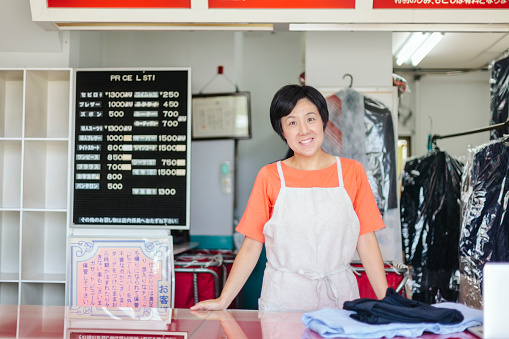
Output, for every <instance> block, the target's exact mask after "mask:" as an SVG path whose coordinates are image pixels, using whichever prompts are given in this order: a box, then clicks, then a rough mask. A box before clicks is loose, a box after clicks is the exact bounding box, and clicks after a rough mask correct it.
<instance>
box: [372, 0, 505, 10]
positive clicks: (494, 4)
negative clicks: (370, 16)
mask: <svg viewBox="0 0 509 339" xmlns="http://www.w3.org/2000/svg"><path fill="white" fill-rule="evenodd" d="M373 8H374V9H378V8H391V9H500V8H509V0H373Z"/></svg>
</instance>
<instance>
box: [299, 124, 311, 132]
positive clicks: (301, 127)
mask: <svg viewBox="0 0 509 339" xmlns="http://www.w3.org/2000/svg"><path fill="white" fill-rule="evenodd" d="M308 131H309V128H308V126H307V125H306V124H299V133H300V134H306V133H307V132H308Z"/></svg>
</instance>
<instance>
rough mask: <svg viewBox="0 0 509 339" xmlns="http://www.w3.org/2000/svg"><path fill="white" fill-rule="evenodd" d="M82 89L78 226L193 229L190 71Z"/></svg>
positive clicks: (87, 77) (125, 76)
mask: <svg viewBox="0 0 509 339" xmlns="http://www.w3.org/2000/svg"><path fill="white" fill-rule="evenodd" d="M75 81H76V83H75V120H74V122H75V128H74V172H73V174H74V175H73V178H74V183H73V209H72V210H73V225H74V226H80V227H83V226H146V227H166V228H169V229H189V201H190V199H189V191H190V178H189V175H190V159H191V157H190V145H191V140H190V139H191V138H190V131H191V128H190V126H191V121H190V118H191V114H190V102H191V91H190V69H187V68H179V69H163V70H111V69H110V70H88V69H87V70H76V73H75Z"/></svg>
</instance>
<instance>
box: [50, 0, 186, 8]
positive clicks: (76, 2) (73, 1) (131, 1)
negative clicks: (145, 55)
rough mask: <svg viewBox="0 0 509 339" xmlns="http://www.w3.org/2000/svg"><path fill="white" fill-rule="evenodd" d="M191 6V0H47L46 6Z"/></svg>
mask: <svg viewBox="0 0 509 339" xmlns="http://www.w3.org/2000/svg"><path fill="white" fill-rule="evenodd" d="M64 7H75V8H191V0H48V8H64Z"/></svg>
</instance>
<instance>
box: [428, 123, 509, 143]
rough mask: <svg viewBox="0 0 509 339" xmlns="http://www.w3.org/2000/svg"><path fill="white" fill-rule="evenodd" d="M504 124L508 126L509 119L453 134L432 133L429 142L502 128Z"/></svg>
mask: <svg viewBox="0 0 509 339" xmlns="http://www.w3.org/2000/svg"><path fill="white" fill-rule="evenodd" d="M505 126H509V119H507V120H506V121H505V122H502V123H499V124H495V125H490V126H487V127H483V128H476V129H472V130H469V131H464V132H459V133H453V134H445V135H439V134H434V135H433V136H432V137H431V142H432V143H433V144H435V141H436V140H438V139H445V138H452V137H458V136H462V135H468V134H474V133H480V132H485V131H491V130H494V129H498V128H502V127H505Z"/></svg>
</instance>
